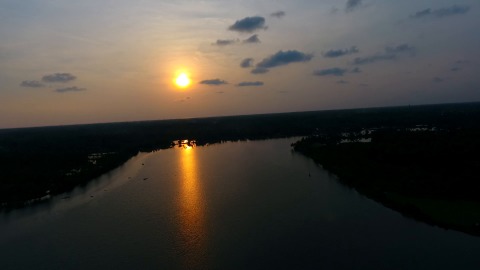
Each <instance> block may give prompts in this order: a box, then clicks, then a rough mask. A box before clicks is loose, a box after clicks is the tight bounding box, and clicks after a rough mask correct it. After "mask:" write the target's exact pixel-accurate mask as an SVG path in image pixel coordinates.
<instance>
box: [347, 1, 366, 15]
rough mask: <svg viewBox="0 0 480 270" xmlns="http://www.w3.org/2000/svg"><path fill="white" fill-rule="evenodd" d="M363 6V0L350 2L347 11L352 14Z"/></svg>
mask: <svg viewBox="0 0 480 270" xmlns="http://www.w3.org/2000/svg"><path fill="white" fill-rule="evenodd" d="M361 4H362V0H348V1H347V4H346V5H345V11H346V12H350V11H353V10H355V9H356V8H358V7H359V6H360V5H361Z"/></svg>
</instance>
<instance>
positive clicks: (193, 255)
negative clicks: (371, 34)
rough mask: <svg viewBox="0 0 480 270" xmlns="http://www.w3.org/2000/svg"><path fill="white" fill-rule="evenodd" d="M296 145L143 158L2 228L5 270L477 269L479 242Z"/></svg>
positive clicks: (6, 220) (4, 220)
mask: <svg viewBox="0 0 480 270" xmlns="http://www.w3.org/2000/svg"><path fill="white" fill-rule="evenodd" d="M294 141H295V139H282V140H268V141H255V142H241V143H225V144H221V145H213V146H208V147H196V148H190V149H183V148H182V149H170V150H163V151H159V152H155V153H149V154H140V155H138V156H137V157H135V158H132V159H131V160H130V161H128V162H127V163H126V164H124V165H123V166H122V167H121V168H118V169H117V170H115V171H113V172H111V173H110V174H108V175H105V176H103V177H101V178H100V179H98V180H96V181H94V183H92V184H91V185H90V186H89V187H87V188H85V189H79V190H77V191H75V192H74V193H73V194H69V195H68V197H67V195H64V196H59V197H58V198H56V199H55V200H53V201H52V202H51V203H50V204H48V205H41V206H36V207H31V208H28V209H23V210H20V211H16V212H13V213H10V214H8V215H6V214H3V215H1V216H0V269H480V237H472V236H469V235H466V234H463V233H459V232H455V231H447V230H443V229H440V228H436V227H431V226H429V225H426V224H423V223H419V222H416V221H414V220H411V219H408V218H404V217H403V216H402V215H400V214H399V213H397V212H394V211H392V210H389V209H387V208H385V207H383V206H381V205H379V204H377V203H375V202H373V201H371V200H369V199H367V198H365V197H363V196H362V195H360V194H358V193H356V192H355V191H354V190H351V189H348V188H346V187H344V186H342V185H340V184H338V183H337V181H336V180H335V178H333V177H332V176H330V175H329V174H328V173H327V172H325V171H324V170H322V169H321V168H320V167H318V166H316V165H315V164H314V163H313V162H312V161H311V160H309V159H307V158H305V157H303V156H301V155H299V154H295V153H292V152H291V150H290V143H292V142H294Z"/></svg>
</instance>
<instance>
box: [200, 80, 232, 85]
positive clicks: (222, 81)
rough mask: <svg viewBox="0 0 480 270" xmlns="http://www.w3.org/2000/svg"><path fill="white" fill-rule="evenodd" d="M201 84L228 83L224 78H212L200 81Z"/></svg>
mask: <svg viewBox="0 0 480 270" xmlns="http://www.w3.org/2000/svg"><path fill="white" fill-rule="evenodd" d="M199 83H200V84H206V85H222V84H228V83H227V82H226V81H224V80H220V79H212V80H203V81H201V82H199Z"/></svg>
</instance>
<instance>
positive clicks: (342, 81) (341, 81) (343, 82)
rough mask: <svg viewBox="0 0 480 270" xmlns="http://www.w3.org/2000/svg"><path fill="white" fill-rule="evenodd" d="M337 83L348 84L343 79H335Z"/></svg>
mask: <svg viewBox="0 0 480 270" xmlns="http://www.w3.org/2000/svg"><path fill="white" fill-rule="evenodd" d="M337 84H348V82H347V81H345V80H340V81H337Z"/></svg>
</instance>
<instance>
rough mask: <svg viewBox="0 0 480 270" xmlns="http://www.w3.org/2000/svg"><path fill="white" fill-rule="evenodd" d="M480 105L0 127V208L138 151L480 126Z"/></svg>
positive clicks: (95, 173) (61, 187)
mask: <svg viewBox="0 0 480 270" xmlns="http://www.w3.org/2000/svg"><path fill="white" fill-rule="evenodd" d="M478 119H480V103H478V102H477V103H465V104H443V105H425V106H403V107H389V108H368V109H350V110H332V111H318V112H297V113H281V114H265V115H246V116H228V117H211V118H198V119H179V120H162V121H145V122H131V123H108V124H91V125H77V126H60V127H38V128H24V129H5V130H0V172H1V173H0V210H1V209H7V208H12V207H22V206H24V205H25V202H29V201H31V200H35V199H38V198H45V199H48V197H49V196H53V195H56V194H61V193H64V192H68V191H70V190H72V189H73V188H75V187H77V186H81V185H85V184H87V183H88V182H89V181H92V179H95V178H96V177H99V176H101V175H102V174H104V173H106V172H108V171H110V170H112V169H114V168H116V167H118V166H121V165H122V164H123V163H124V162H125V161H127V160H128V159H129V158H131V157H133V156H135V155H136V154H138V153H139V152H151V151H155V150H158V149H166V148H169V147H171V146H172V142H173V141H178V140H185V139H187V140H194V141H196V144H197V145H199V146H200V145H208V144H215V143H222V142H226V141H239V140H263V139H275V138H286V137H298V136H309V135H312V134H319V133H322V134H339V133H342V132H350V133H358V132H361V131H362V130H365V129H374V128H377V127H396V128H411V127H416V126H419V125H429V126H436V127H445V128H449V129H455V128H457V127H478V126H479V122H478Z"/></svg>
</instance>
